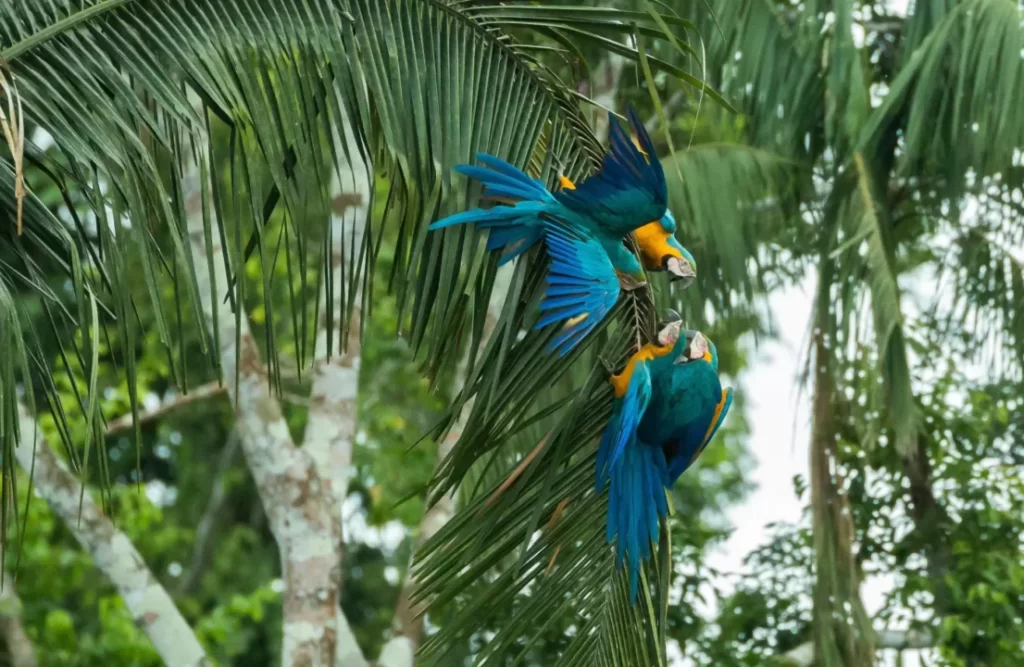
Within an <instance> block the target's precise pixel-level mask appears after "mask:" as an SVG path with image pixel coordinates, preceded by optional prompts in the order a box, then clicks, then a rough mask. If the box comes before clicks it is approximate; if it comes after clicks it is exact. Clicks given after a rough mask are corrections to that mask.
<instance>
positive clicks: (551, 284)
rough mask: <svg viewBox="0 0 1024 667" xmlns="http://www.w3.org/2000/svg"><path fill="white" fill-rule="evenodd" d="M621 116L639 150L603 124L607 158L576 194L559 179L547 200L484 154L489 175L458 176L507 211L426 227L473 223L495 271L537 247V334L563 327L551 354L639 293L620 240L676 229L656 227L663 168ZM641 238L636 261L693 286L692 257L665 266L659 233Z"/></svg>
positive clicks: (533, 182)
mask: <svg viewBox="0 0 1024 667" xmlns="http://www.w3.org/2000/svg"><path fill="white" fill-rule="evenodd" d="M629 117H630V122H631V123H632V124H633V126H634V128H635V129H636V131H637V136H638V142H639V147H638V146H637V145H634V143H633V142H632V141H631V140H630V138H629V135H628V134H627V133H626V131H625V130H624V129H623V128H622V126H621V125H620V124H619V122H618V120H617V119H616V118H615V117H614V116H611V115H610V116H609V124H610V137H611V139H610V147H609V153H608V154H607V155H606V156H605V157H604V160H603V162H602V168H601V171H599V172H598V173H596V174H594V175H593V176H591V177H589V178H587V179H586V180H584V181H582V182H581V183H580V184H579V186H578V187H577V186H574V185H573V184H572V183H571V182H568V179H564V180H563V185H564V184H566V183H568V184H569V185H570V186H572V187H563V189H561V190H560V191H558V192H550V191H548V189H547V188H546V187H545V186H544V184H543V183H542V182H541V181H539V180H537V179H534V178H531V177H529V176H528V175H526V174H525V173H523V172H522V171H521V170H520V169H518V168H516V167H514V166H513V165H511V164H508V163H507V162H505V161H503V160H500V159H498V158H496V157H493V156H490V155H486V154H479V155H477V158H478V159H479V160H480V161H481V162H482V163H484V164H485V165H486V166H487V167H489V169H485V168H483V167H477V166H471V165H460V166H459V167H457V168H456V169H457V170H458V171H459V172H460V173H462V174H465V175H467V176H469V177H471V178H476V179H478V180H480V181H481V182H482V183H483V184H484V185H485V190H484V195H485V196H486V197H490V198H494V199H498V200H500V201H501V202H503V203H505V204H507V205H505V206H495V207H493V208H490V209H486V210H485V209H475V210H472V211H466V212H463V213H458V214H455V215H452V216H449V217H447V218H444V219H443V220H439V221H437V222H435V223H434V224H432V225H431V226H430V229H441V228H444V227H449V226H452V225H457V224H463V223H468V222H472V223H476V224H477V225H478V226H480V227H482V228H487V229H490V230H491V232H490V236H489V237H488V240H487V249H488V250H499V249H500V250H501V251H502V257H501V260H500V263H505V262H508V261H510V260H512V259H514V258H516V257H518V256H519V255H521V254H522V253H524V252H526V250H528V249H529V248H530V247H532V246H533V245H534V244H535V243H536V242H537V241H539V240H541V239H542V238H543V239H545V241H546V246H547V250H548V254H549V255H550V256H551V259H552V265H551V268H550V269H549V272H548V281H547V282H548V288H547V291H546V293H545V298H544V300H543V301H542V302H541V306H540V308H541V311H542V312H543V313H544V314H543V315H542V316H541V317H540V319H539V320H538V322H537V324H536V325H535V328H538V329H539V328H542V327H544V326H547V325H549V324H552V323H556V322H562V323H563V329H562V331H561V333H560V334H559V335H558V336H557V337H556V338H555V339H554V340H553V341H552V343H551V347H550V349H557V350H559V351H560V352H561V354H565V353H567V352H569V351H570V350H571V349H572V348H573V347H574V346H575V345H577V344H578V343H579V342H580V341H581V340H583V339H584V338H585V337H586V336H587V334H589V333H590V332H591V331H592V330H593V329H594V328H595V327H596V326H597V325H598V324H599V323H600V322H601V320H603V319H604V318H605V316H607V314H608V312H609V311H610V310H611V309H612V307H614V305H615V302H616V301H617V300H618V297H619V294H620V292H621V289H633V288H635V287H638V286H639V285H641V284H643V282H644V280H645V274H644V272H643V268H642V267H641V264H640V262H639V260H637V258H636V256H635V255H634V254H633V253H632V252H630V251H629V250H628V249H627V248H626V246H625V245H624V243H623V237H625V236H626V235H627V234H630V233H632V232H633V231H634V230H637V229H640V228H643V227H645V226H647V225H648V223H649V221H651V220H654V221H656V222H655V223H654V224H657V225H659V227H660V228H662V229H663V228H664V227H665V226H666V225H670V226H671V227H672V228H673V229H674V222H675V221H674V220H673V219H671V217H670V216H669V218H668V221H667V222H659V221H661V220H662V219H663V218H664V217H665V216H666V213H667V208H666V200H667V197H668V195H667V189H666V185H665V174H664V172H663V171H662V169H661V164H660V163H659V162H658V160H656V159H653V160H648V159H647V157H646V156H647V155H653V154H654V145H653V143H652V142H651V139H650V137H649V136H648V135H647V132H646V130H645V129H644V127H643V124H642V123H640V121H639V119H638V118H637V116H636V112H635V111H633V110H632V109H630V110H629ZM641 236H642V238H643V239H644V240H645V242H647V243H649V244H650V245H651V249H650V251H649V252H642V253H641V254H642V255H644V256H645V259H646V258H647V257H648V256H649V257H652V258H654V257H657V260H656V261H655V260H651V262H652V264H653V265H656V266H658V267H659V268H665V269H670V270H673V271H674V272H676V273H678V277H679V278H683V279H690V280H692V277H693V275H695V274H694V271H693V263H692V258H689V259H688V260H686V261H685V262H683V260H679V259H678V258H677V259H676V260H675V261H670V260H669V259H668V258H667V257H665V258H664V259H663V256H664V255H663V253H664V251H665V248H670V246H669V243H668V241H667V239H666V237H665V236H664V234H663V233H655V234H652V233H649V232H648V233H646V234H643V235H641ZM659 239H660V240H659ZM673 241H674V239H673ZM680 248H681V246H680ZM688 254H689V253H686V255H682V254H680V256H681V257H684V258H685V257H686V256H687V255H688Z"/></svg>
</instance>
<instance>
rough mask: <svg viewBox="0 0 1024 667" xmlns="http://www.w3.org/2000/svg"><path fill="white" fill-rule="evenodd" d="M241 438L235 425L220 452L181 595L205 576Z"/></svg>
mask: <svg viewBox="0 0 1024 667" xmlns="http://www.w3.org/2000/svg"><path fill="white" fill-rule="evenodd" d="M240 444H241V441H240V439H239V437H238V431H237V430H235V429H231V433H230V434H229V435H228V441H227V443H225V445H224V449H223V450H222V451H221V453H220V458H219V459H218V460H217V471H216V472H215V473H214V476H213V488H212V489H211V490H210V500H209V502H208V503H207V504H206V510H205V511H204V512H203V518H202V519H200V520H199V526H197V527H196V539H195V546H194V547H193V549H192V561H191V563H190V564H189V566H188V570H186V573H185V576H184V577H182V579H181V583H180V584H179V585H178V590H177V593H178V595H187V594H189V593H191V592H192V591H193V590H195V588H196V586H198V585H199V581H200V580H201V579H202V577H203V572H205V571H206V560H207V556H208V554H209V552H210V547H211V546H212V545H213V538H214V537H215V533H214V530H213V529H214V527H215V526H216V524H217V517H219V516H220V511H221V509H222V508H223V507H224V501H225V500H227V497H228V494H227V486H226V485H225V483H224V477H225V476H226V475H227V474H228V471H230V470H231V466H233V465H234V463H235V459H236V458H238V450H239V446H240Z"/></svg>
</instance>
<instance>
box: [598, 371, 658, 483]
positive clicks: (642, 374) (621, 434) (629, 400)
mask: <svg viewBox="0 0 1024 667" xmlns="http://www.w3.org/2000/svg"><path fill="white" fill-rule="evenodd" d="M650 401H651V372H650V371H649V370H648V368H647V363H646V362H643V361H641V362H637V363H636V365H635V366H634V367H633V375H632V376H631V377H630V378H629V386H628V387H627V388H626V394H625V395H624V396H623V397H622V398H619V399H616V401H615V405H614V407H613V408H612V416H611V418H610V419H609V420H608V425H607V426H605V429H604V434H603V435H602V436H601V444H600V446H598V449H597V487H596V488H597V492H598V493H600V492H601V489H603V488H604V482H605V479H606V478H607V477H608V474H609V469H610V468H611V467H613V466H614V465H615V464H616V463H617V462H618V460H619V457H621V456H622V452H623V450H625V448H626V443H627V442H629V441H630V440H631V439H633V438H635V437H636V429H637V427H638V426H639V425H640V420H641V419H642V418H643V416H644V412H645V411H646V410H647V404H648V403H650Z"/></svg>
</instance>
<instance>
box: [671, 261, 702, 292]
mask: <svg viewBox="0 0 1024 667" xmlns="http://www.w3.org/2000/svg"><path fill="white" fill-rule="evenodd" d="M665 270H666V271H668V275H669V280H671V281H672V282H676V281H681V282H682V283H683V289H686V288H687V287H689V286H690V285H692V284H693V281H694V279H695V278H696V277H697V272H696V271H694V269H693V265H692V264H690V262H689V260H686V259H682V258H680V257H667V258H666V259H665Z"/></svg>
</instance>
